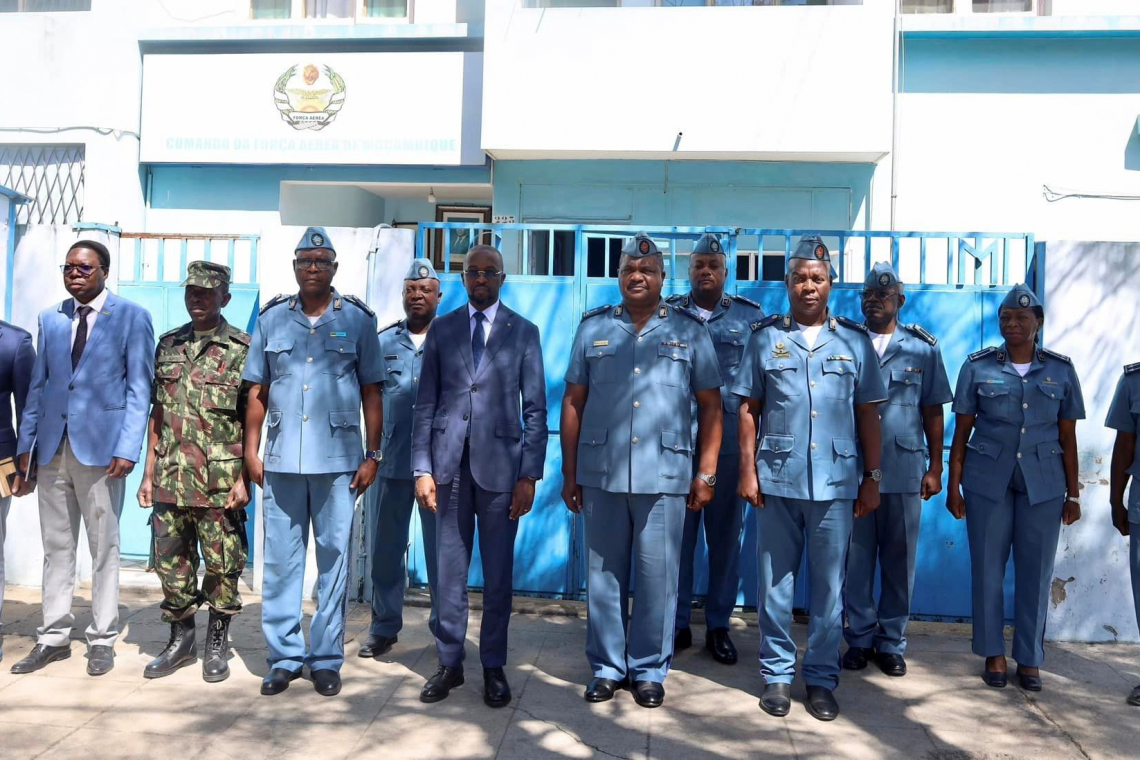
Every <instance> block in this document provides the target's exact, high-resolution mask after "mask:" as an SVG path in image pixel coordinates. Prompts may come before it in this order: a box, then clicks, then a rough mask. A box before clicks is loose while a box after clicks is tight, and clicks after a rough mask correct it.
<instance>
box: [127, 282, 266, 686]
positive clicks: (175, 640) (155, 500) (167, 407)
mask: <svg viewBox="0 0 1140 760" xmlns="http://www.w3.org/2000/svg"><path fill="white" fill-rule="evenodd" d="M182 286H183V287H184V288H186V294H185V302H186V311H187V312H189V313H190V322H189V323H187V324H185V325H183V326H182V327H179V328H178V329H176V330H171V331H170V332H168V333H166V334H165V335H163V336H162V337H161V338H159V340H158V348H157V349H156V351H155V368H154V387H153V390H152V392H151V403H152V405H153V407H152V409H151V415H150V425H149V427H148V439H147V440H148V443H147V450H146V464H145V469H144V471H143V479H142V485H140V486H139V491H138V501H139V506H140V507H143V508H144V509H149V508H151V507H154V513H153V514H152V515H151V526H152V527H153V531H154V555H153V556H154V558H153V564H152V569H153V570H154V571H155V572H157V573H158V577H159V580H161V581H162V593H163V602H162V619H163V620H164V621H166V622H167V623H170V641H169V642H168V643H167V645H166V648H165V649H164V650H163V651H162V653H161V654H159V656H158V657H157V658H156V659H155V660H154V661H153V662H151V663H150V664H149V665H147V666H146V668H144V670H143V675H144V676H145V677H147V678H161V677H163V676H168V675H170V674H171V673H173V672H174V671H175V670H177V669H178V668H180V667H182V666H183V665H188V664H190V663H192V662H194V660H195V658H196V657H197V645H196V642H195V627H194V613H195V612H196V611H197V610H198V607H199V606H200V605H201V604H202V603H203V602H205V603H206V604H207V605H209V607H210V623H209V627H208V628H207V634H206V655H205V657H204V658H203V660H202V678H203V679H205V680H206V681H207V682H210V683H215V682H217V681H224V680H226V678H228V677H229V675H230V668H229V665H228V664H227V662H226V658H227V654H228V651H229V641H228V638H229V637H228V632H229V627H230V620H232V619H233V616H234V615H236V614H237V613H238V612H240V611H241V595H240V593H239V591H238V583H239V581H240V579H241V572H242V570H243V569H244V568H245V560H246V548H247V546H246V535H245V511H244V507H245V506H246V505H247V504H248V503H249V487H248V482H247V481H248V476H247V475H246V473H245V468H244V467H243V466H242V451H241V446H242V425H243V424H244V422H245V394H244V393H242V391H243V390H247V388H243V386H242V380H241V373H242V368H243V367H244V366H245V358H246V354H248V353H249V341H250V336H249V334H248V333H245V332H242V331H241V330H239V329H237V328H236V327H233V326H232V325H230V324H229V323H228V322H227V321H226V319H225V317H223V316H222V309H223V308H224V307H225V306H226V305H227V304H228V303H229V302H230V292H229V286H230V268H229V267H227V266H224V265H222V264H215V263H213V262H210V261H192V262H190V264H189V265H188V266H187V267H186V281H185V282H183V283H182ZM199 544H201V554H199V548H198V547H199ZM199 556H201V558H203V559H204V560H205V562H206V578H205V581H204V582H203V583H202V589H201V591H199V590H198V565H199Z"/></svg>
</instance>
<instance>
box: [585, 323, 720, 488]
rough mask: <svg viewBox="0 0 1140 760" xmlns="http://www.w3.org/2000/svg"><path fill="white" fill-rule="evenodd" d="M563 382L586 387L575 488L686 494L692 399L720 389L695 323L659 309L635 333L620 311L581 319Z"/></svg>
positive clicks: (703, 332) (711, 355)
mask: <svg viewBox="0 0 1140 760" xmlns="http://www.w3.org/2000/svg"><path fill="white" fill-rule="evenodd" d="M566 382H567V383H574V384H577V385H586V386H589V395H588V397H587V399H586V408H585V412H584V414H583V416H582V424H581V428H580V434H579V437H578V472H577V479H578V485H580V486H590V487H593V488H600V489H602V490H604V491H609V492H611V493H637V494H685V493H688V492H689V485H690V483H691V482H692V478H693V470H692V457H693V451H692V449H693V448H694V447H693V446H692V444H691V440H690V427H691V423H692V411H691V408H690V403H691V398H692V396H693V394H694V393H695V392H697V391H705V390H710V389H713V388H719V387H720V385H721V376H720V370H719V369H718V368H717V361H716V351H715V350H714V349H713V344H712V340H711V339H710V338H709V332H708V330H707V329H706V328H705V326H704V325H703V324H701V321H700V318H699V317H697V316H695V315H694V314H692V313H690V312H687V311H682V310H680V309H675V308H673V307H670V306H666V305H665V303H664V302H662V303H661V304H660V305H659V306H658V308H657V310H656V311H655V312H654V315H653V316H652V317H650V319H649V321H648V322H647V323H646V324H645V327H643V328H642V330H641V332H640V333H638V332H637V328H635V327H634V325H633V322H632V321H631V320H630V318H629V314H628V313H626V311H625V308H624V307H622V306H616V307H610V306H605V307H602V308H600V309H594V310H593V311H591V312H587V314H586V316H585V317H583V319H582V322H581V324H579V325H578V333H577V335H576V336H575V338H574V348H573V349H572V352H571V354H570V367H569V369H567V370H566Z"/></svg>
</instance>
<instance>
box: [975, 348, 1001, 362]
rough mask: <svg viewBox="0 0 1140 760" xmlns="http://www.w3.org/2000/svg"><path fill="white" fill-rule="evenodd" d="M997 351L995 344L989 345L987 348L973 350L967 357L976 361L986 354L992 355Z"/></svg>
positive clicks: (983, 357)
mask: <svg viewBox="0 0 1140 760" xmlns="http://www.w3.org/2000/svg"><path fill="white" fill-rule="evenodd" d="M997 352H998V350H997V347H996V346H990V347H989V348H983V349H982V350H981V351H975V352H974V353H972V354H970V356H969V357H968V358H969V359H970V361H972V362H976V361H978V360H979V359H985V358H986V357H987V356H992V355H994V354H996V353H997Z"/></svg>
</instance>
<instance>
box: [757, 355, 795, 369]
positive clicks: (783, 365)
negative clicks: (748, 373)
mask: <svg viewBox="0 0 1140 760" xmlns="http://www.w3.org/2000/svg"><path fill="white" fill-rule="evenodd" d="M764 369H766V370H771V371H773V372H782V371H785V370H792V371H795V370H797V369H799V367H797V366H796V365H795V363H793V362H792V360H791V359H790V358H788V359H771V358H769V359H765V360H764Z"/></svg>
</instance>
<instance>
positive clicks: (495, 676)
mask: <svg viewBox="0 0 1140 760" xmlns="http://www.w3.org/2000/svg"><path fill="white" fill-rule="evenodd" d="M510 701H511V685H510V684H509V683H507V674H506V673H504V672H503V669H502V668H483V703H484V704H486V705H487V707H506V706H507V705H508V704H509V703H510Z"/></svg>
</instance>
